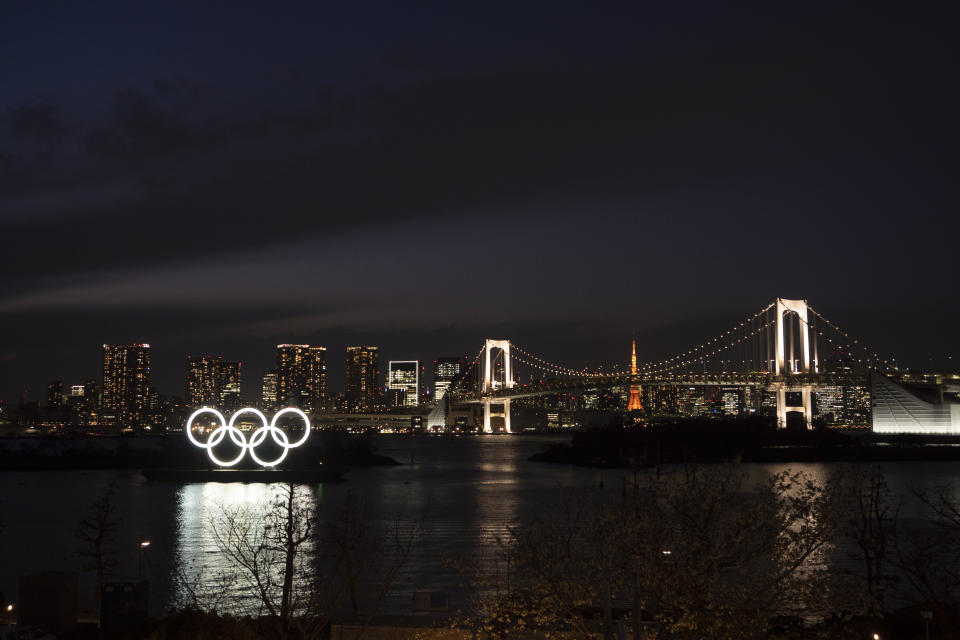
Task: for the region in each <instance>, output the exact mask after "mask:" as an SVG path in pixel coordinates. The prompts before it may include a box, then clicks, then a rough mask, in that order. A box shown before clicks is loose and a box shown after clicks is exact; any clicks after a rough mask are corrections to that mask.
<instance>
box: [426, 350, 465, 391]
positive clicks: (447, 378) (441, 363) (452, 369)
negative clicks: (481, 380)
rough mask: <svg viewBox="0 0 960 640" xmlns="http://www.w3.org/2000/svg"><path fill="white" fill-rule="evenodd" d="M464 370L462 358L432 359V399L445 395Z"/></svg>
mask: <svg viewBox="0 0 960 640" xmlns="http://www.w3.org/2000/svg"><path fill="white" fill-rule="evenodd" d="M465 371H466V360H465V359H464V358H437V359H436V360H434V361H433V399H434V400H440V399H441V398H443V396H445V395H447V391H449V390H450V387H452V386H453V385H454V384H456V383H457V381H459V380H460V376H462V375H463V374H464V372H465Z"/></svg>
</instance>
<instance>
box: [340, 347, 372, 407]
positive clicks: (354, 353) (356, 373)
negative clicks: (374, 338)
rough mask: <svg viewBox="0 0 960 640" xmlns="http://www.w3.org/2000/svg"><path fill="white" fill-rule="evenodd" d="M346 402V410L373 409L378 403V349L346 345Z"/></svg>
mask: <svg viewBox="0 0 960 640" xmlns="http://www.w3.org/2000/svg"><path fill="white" fill-rule="evenodd" d="M346 369H347V384H346V394H345V395H346V403H347V410H348V411H373V410H374V409H375V408H376V407H377V406H378V405H379V404H380V388H379V387H378V386H377V380H378V379H379V377H380V349H379V348H377V347H367V346H359V347H347V358H346Z"/></svg>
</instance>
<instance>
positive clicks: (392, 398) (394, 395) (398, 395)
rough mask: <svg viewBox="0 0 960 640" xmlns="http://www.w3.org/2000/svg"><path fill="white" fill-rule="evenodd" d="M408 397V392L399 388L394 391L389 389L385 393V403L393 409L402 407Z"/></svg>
mask: <svg viewBox="0 0 960 640" xmlns="http://www.w3.org/2000/svg"><path fill="white" fill-rule="evenodd" d="M406 396H407V394H406V390H404V389H401V388H399V387H395V388H393V389H390V388H388V389H387V390H386V391H384V393H383V403H384V405H386V406H388V407H391V408H397V407H402V406H404V400H405V399H406Z"/></svg>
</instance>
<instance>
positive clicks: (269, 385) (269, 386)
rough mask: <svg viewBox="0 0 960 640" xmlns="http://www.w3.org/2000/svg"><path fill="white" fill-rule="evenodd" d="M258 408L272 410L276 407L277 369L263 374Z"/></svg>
mask: <svg viewBox="0 0 960 640" xmlns="http://www.w3.org/2000/svg"><path fill="white" fill-rule="evenodd" d="M260 408H261V409H263V410H264V411H274V410H275V409H276V408H277V371H276V369H274V370H273V371H271V372H269V373H267V374H264V376H263V387H262V392H261V395H260Z"/></svg>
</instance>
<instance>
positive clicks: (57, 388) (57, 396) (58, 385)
mask: <svg viewBox="0 0 960 640" xmlns="http://www.w3.org/2000/svg"><path fill="white" fill-rule="evenodd" d="M63 402H64V400H63V380H54V381H53V382H51V383H50V384H48V385H47V406H48V407H51V408H56V407H62V406H63Z"/></svg>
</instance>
